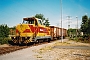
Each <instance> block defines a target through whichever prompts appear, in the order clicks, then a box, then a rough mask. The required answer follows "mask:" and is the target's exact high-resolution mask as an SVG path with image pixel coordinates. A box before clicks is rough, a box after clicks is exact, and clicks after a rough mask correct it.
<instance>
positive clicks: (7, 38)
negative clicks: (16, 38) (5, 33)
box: [0, 37, 11, 45]
mask: <svg viewBox="0 0 90 60" xmlns="http://www.w3.org/2000/svg"><path fill="white" fill-rule="evenodd" d="M9 40H11V39H10V38H9V37H5V38H2V37H0V44H1V45H2V44H8V41H9Z"/></svg>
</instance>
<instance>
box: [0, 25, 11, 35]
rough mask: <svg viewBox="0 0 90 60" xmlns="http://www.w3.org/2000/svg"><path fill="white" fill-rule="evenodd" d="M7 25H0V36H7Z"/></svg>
mask: <svg viewBox="0 0 90 60" xmlns="http://www.w3.org/2000/svg"><path fill="white" fill-rule="evenodd" d="M8 35H9V27H8V26H7V25H6V24H2V25H0V37H8Z"/></svg>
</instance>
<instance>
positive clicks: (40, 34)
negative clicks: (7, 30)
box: [11, 17, 52, 44]
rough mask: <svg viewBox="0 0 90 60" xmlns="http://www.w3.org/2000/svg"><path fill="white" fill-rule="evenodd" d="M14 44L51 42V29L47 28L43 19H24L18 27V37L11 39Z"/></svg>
mask: <svg viewBox="0 0 90 60" xmlns="http://www.w3.org/2000/svg"><path fill="white" fill-rule="evenodd" d="M11 38H12V40H13V43H16V44H17V43H19V44H22V43H25V44H27V43H30V42H40V41H48V42H50V40H51V39H52V38H51V35H50V28H49V27H45V26H44V25H43V23H42V20H41V19H38V18H35V17H30V18H23V23H22V24H18V25H17V26H16V35H15V36H13V37H11Z"/></svg>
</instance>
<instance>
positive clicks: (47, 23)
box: [44, 18, 50, 27]
mask: <svg viewBox="0 0 90 60" xmlns="http://www.w3.org/2000/svg"><path fill="white" fill-rule="evenodd" d="M44 24H45V26H47V27H48V26H49V25H50V23H49V20H48V18H47V19H46V20H45V23H44Z"/></svg>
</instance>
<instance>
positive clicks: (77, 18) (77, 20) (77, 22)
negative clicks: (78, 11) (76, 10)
mask: <svg viewBox="0 0 90 60" xmlns="http://www.w3.org/2000/svg"><path fill="white" fill-rule="evenodd" d="M76 19H77V27H76V38H77V36H78V17H77V16H76Z"/></svg>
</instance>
